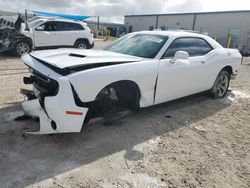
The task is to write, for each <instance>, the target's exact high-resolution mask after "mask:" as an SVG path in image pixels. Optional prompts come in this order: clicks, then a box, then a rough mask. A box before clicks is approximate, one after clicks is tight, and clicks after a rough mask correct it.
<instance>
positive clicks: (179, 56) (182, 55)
mask: <svg viewBox="0 0 250 188" xmlns="http://www.w3.org/2000/svg"><path fill="white" fill-rule="evenodd" d="M188 58H189V54H188V53H187V52H185V51H177V52H176V53H175V55H174V58H173V59H171V60H170V63H175V62H176V60H177V59H188Z"/></svg>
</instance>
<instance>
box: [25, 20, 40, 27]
mask: <svg viewBox="0 0 250 188" xmlns="http://www.w3.org/2000/svg"><path fill="white" fill-rule="evenodd" d="M41 23H43V20H33V21H30V22H28V25H29V28H34V27H36V26H37V25H39V24H41Z"/></svg>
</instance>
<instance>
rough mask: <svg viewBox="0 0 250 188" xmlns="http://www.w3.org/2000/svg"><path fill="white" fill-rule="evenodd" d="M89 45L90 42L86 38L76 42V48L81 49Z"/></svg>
mask: <svg viewBox="0 0 250 188" xmlns="http://www.w3.org/2000/svg"><path fill="white" fill-rule="evenodd" d="M88 47H89V45H88V43H87V42H86V41H84V40H81V41H77V42H76V44H75V48H79V49H87V48H88Z"/></svg>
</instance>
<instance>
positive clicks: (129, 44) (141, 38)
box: [103, 34, 168, 58]
mask: <svg viewBox="0 0 250 188" xmlns="http://www.w3.org/2000/svg"><path fill="white" fill-rule="evenodd" d="M167 40H168V37H167V36H163V35H153V34H129V35H125V36H124V37H122V38H120V39H118V40H117V41H115V42H114V43H112V44H111V45H109V46H107V47H105V48H104V49H103V50H105V51H110V52H117V53H121V54H127V55H132V56H138V57H143V58H154V57H155V56H156V55H157V54H158V52H159V51H160V49H161V48H162V46H163V45H164V44H165V42H166V41H167Z"/></svg>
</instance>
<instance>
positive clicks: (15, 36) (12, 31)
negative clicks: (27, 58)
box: [0, 15, 32, 53]
mask: <svg viewBox="0 0 250 188" xmlns="http://www.w3.org/2000/svg"><path fill="white" fill-rule="evenodd" d="M22 24H25V21H24V19H23V18H22V17H21V16H20V15H18V17H17V19H16V21H15V22H11V21H8V20H6V19H5V18H4V17H1V18H0V53H1V52H5V51H9V50H12V49H13V48H14V46H15V44H16V43H18V42H19V41H21V40H27V41H28V42H29V43H30V44H32V39H31V38H29V37H27V36H25V35H24V34H22V32H21V28H22ZM25 27H27V24H26V26H25Z"/></svg>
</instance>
